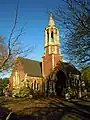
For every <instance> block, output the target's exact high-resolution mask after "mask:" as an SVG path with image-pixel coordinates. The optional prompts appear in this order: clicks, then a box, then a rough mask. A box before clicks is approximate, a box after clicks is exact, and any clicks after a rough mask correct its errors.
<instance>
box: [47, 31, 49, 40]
mask: <svg viewBox="0 0 90 120" xmlns="http://www.w3.org/2000/svg"><path fill="white" fill-rule="evenodd" d="M47 42H49V32H48V31H47Z"/></svg>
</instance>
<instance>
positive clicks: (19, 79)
mask: <svg viewBox="0 0 90 120" xmlns="http://www.w3.org/2000/svg"><path fill="white" fill-rule="evenodd" d="M55 76H56V77H55ZM74 76H75V77H74ZM80 76H81V73H80V71H78V70H77V69H76V68H75V67H74V66H73V65H72V64H70V63H65V62H63V55H62V54H61V51H60V35H59V28H58V27H57V26H56V24H55V21H54V18H53V14H52V12H50V18H49V23H48V25H47V27H46V28H45V30H44V54H43V56H42V61H37V60H31V59H27V58H23V57H18V58H17V59H16V61H15V64H14V67H13V70H12V73H11V76H10V79H9V81H10V82H9V90H10V91H11V92H12V93H14V94H15V93H17V92H19V91H20V89H21V88H22V87H23V86H26V87H27V86H29V87H30V88H32V89H33V90H36V91H40V92H42V93H44V94H45V95H46V94H48V95H54V96H55V95H57V96H61V95H63V96H64V93H65V89H66V88H67V87H71V86H72V84H70V82H71V80H70V79H71V77H72V78H73V80H74V83H73V85H75V82H76V83H77V84H80V82H79V79H80ZM69 78H70V79H69ZM69 80H70V81H69ZM77 81H78V82H77ZM78 91H80V89H78ZM78 91H76V92H78Z"/></svg>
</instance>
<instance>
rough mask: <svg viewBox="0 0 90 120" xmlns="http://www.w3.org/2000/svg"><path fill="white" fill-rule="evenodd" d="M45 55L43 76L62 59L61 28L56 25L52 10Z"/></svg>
mask: <svg viewBox="0 0 90 120" xmlns="http://www.w3.org/2000/svg"><path fill="white" fill-rule="evenodd" d="M44 34H45V45H44V55H43V57H42V72H43V77H46V76H47V75H48V74H49V73H50V72H51V71H52V70H53V69H54V67H55V66H56V64H57V62H58V61H59V60H60V61H62V55H61V53H60V40H59V30H58V28H57V27H56V25H55V22H54V19H53V15H52V12H50V19H49V24H48V26H47V27H46V28H45V31H44Z"/></svg>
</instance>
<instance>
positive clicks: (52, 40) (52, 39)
mask: <svg viewBox="0 0 90 120" xmlns="http://www.w3.org/2000/svg"><path fill="white" fill-rule="evenodd" d="M51 42H54V37H53V31H52V32H51Z"/></svg>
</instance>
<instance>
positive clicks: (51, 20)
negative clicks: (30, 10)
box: [49, 9, 55, 26]
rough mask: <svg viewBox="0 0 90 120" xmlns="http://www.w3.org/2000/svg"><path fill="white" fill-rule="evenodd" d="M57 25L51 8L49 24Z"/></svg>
mask: <svg viewBox="0 0 90 120" xmlns="http://www.w3.org/2000/svg"><path fill="white" fill-rule="evenodd" d="M53 25H55V23H54V20H53V15H52V9H50V19H49V26H53Z"/></svg>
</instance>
